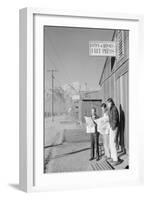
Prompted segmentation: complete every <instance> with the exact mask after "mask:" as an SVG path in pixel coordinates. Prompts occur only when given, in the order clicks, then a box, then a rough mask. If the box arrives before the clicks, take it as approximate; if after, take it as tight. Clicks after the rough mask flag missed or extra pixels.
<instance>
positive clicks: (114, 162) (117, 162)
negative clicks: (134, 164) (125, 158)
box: [112, 160, 121, 166]
mask: <svg viewBox="0 0 147 200" xmlns="http://www.w3.org/2000/svg"><path fill="white" fill-rule="evenodd" d="M120 163H121V161H120V160H118V161H113V162H112V165H114V166H116V165H119V164H120Z"/></svg>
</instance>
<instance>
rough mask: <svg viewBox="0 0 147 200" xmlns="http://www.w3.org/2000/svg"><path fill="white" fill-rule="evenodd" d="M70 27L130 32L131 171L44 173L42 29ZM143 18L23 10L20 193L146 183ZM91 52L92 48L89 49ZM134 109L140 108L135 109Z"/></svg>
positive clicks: (21, 21)
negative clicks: (141, 80) (142, 113)
mask: <svg viewBox="0 0 147 200" xmlns="http://www.w3.org/2000/svg"><path fill="white" fill-rule="evenodd" d="M44 25H48V26H70V27H89V28H90V27H91V28H107V29H109V28H111V29H128V30H130V41H129V45H130V54H129V55H130V58H129V74H130V77H129V81H130V82H129V91H130V93H129V113H130V114H129V124H130V127H129V128H130V130H129V131H130V135H129V137H130V144H129V145H130V160H129V162H130V169H129V170H116V171H101V172H99V173H97V172H78V173H76V172H74V173H58V174H44V173H43V26H44ZM142 37H143V17H142V16H134V15H133V16H132V15H122V14H108V13H100V12H98V13H93V12H92V13H90V12H85V13H84V12H81V11H80V12H79V11H70V12H67V11H52V10H47V9H32V8H25V9H22V10H20V188H21V189H22V190H24V191H27V192H31V191H48V190H52V189H77V188H91V187H98V186H112V185H113V186H114V185H128V184H140V183H142V182H143V128H142V127H141V126H139V124H141V118H138V115H137V114H136V115H135V113H139V106H138V103H139V97H138V96H137V95H136V92H137V90H139V87H138V81H139V79H138V76H139V74H140V70H141V67H143V63H142V59H143V57H142V54H143V52H142V45H143V40H142ZM87 48H88V44H87ZM134 108H135V109H134Z"/></svg>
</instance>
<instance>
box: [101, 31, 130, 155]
mask: <svg viewBox="0 0 147 200" xmlns="http://www.w3.org/2000/svg"><path fill="white" fill-rule="evenodd" d="M121 32H122V33H123V34H122V35H123V40H122V46H123V47H122V48H123V54H120V55H121V56H120V57H119V56H116V58H112V57H107V59H106V62H105V65H104V69H103V72H102V74H101V79H100V82H99V84H100V86H101V90H102V98H103V101H106V100H107V98H109V97H111V98H113V99H114V101H115V103H116V106H117V108H118V110H119V114H120V129H121V130H120V134H121V135H120V145H121V146H122V147H125V149H126V150H127V152H128V149H129V123H128V116H129V112H128V110H129V105H128V102H129V92H128V91H129V89H128V87H129V85H128V84H129V31H121ZM119 34H120V31H118V30H117V31H115V33H114V37H113V40H114V41H116V44H117V45H118V44H119V43H118V41H117V40H118V39H119ZM117 49H119V48H117Z"/></svg>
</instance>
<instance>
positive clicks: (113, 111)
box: [107, 98, 119, 165]
mask: <svg viewBox="0 0 147 200" xmlns="http://www.w3.org/2000/svg"><path fill="white" fill-rule="evenodd" d="M107 107H108V116H109V123H110V134H109V143H110V154H111V158H112V160H113V164H114V165H117V164H119V161H118V156H117V149H116V145H117V144H116V143H117V142H116V141H117V133H118V127H119V113H118V110H117V107H116V106H115V104H114V101H113V99H112V98H109V99H108V100H107Z"/></svg>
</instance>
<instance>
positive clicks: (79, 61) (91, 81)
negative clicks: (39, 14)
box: [44, 26, 114, 90]
mask: <svg viewBox="0 0 147 200" xmlns="http://www.w3.org/2000/svg"><path fill="white" fill-rule="evenodd" d="M44 31H45V32H44V45H45V46H44V51H45V56H44V58H45V60H44V61H45V87H46V88H47V89H49V88H51V73H50V72H48V70H49V69H56V70H57V71H56V72H55V73H54V77H55V79H54V83H55V87H58V86H61V87H63V88H66V86H67V85H68V84H70V85H74V86H75V87H80V90H98V89H99V85H98V83H99V80H100V76H101V73H102V69H103V67H104V63H105V60H106V57H100V56H89V41H91V40H98V41H111V40H112V36H113V33H114V31H113V30H108V29H105V30H102V29H88V28H72V27H50V26H46V27H45V28H44Z"/></svg>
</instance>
